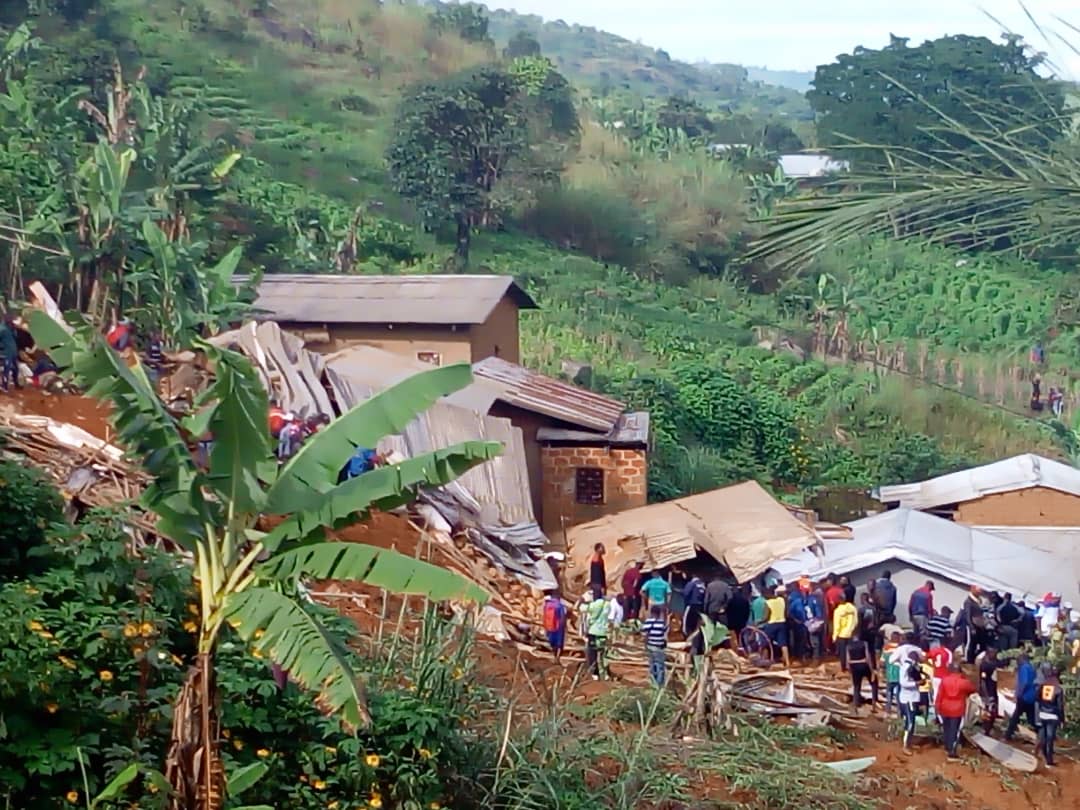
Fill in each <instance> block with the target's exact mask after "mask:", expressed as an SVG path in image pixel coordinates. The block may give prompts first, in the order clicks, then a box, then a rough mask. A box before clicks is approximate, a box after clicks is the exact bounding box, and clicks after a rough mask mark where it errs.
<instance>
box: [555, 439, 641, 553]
mask: <svg viewBox="0 0 1080 810" xmlns="http://www.w3.org/2000/svg"><path fill="white" fill-rule="evenodd" d="M540 454H541V467H542V470H543V475H542V478H543V524H542V525H543V529H544V533H545V534H547V536H548V537H549V538H551V540H552V541H553V542H555V543H556V544H561V543H562V541H563V535H562V530H563V528H564V527H566V528H569V527H570V526H575V525H577V524H579V523H588V522H589V521H590V520H595V519H596V518H598V517H603V516H604V515H608V514H612V513H614V512H622V511H624V510H626V509H632V508H634V507H636V506H644V505H645V499H646V497H647V492H648V488H647V483H648V478H647V476H648V465H647V460H646V453H645V450H644V449H643V448H623V447H573V446H570V447H568V446H565V445H560V446H549V447H543V448H541V450H540ZM579 467H598V468H600V469H602V470H603V471H604V502H603V503H602V504H583V503H578V502H577V492H576V485H577V470H578V468H579Z"/></svg>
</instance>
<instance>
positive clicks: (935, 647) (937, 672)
mask: <svg viewBox="0 0 1080 810" xmlns="http://www.w3.org/2000/svg"><path fill="white" fill-rule="evenodd" d="M926 657H927V660H928V661H929V662H930V666H931V674H930V695H931V697H932V698H934V699H936V698H937V692H938V689H939V688H940V687H941V679H942V678H944V677H945V676H946V675H948V674H949V666H950V665H951V664H952V662H953V655H952V650H950V649H949V648H948V647H946V646H944V645H943V644H942V643H941V642H940V641H931V642H930V651H929V652H928V653H927V656H926Z"/></svg>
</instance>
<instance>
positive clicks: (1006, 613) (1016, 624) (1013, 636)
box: [997, 593, 1020, 650]
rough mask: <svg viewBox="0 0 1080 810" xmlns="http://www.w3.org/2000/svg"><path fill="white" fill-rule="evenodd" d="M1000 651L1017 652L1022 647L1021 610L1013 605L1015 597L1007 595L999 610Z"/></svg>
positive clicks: (1003, 598)
mask: <svg viewBox="0 0 1080 810" xmlns="http://www.w3.org/2000/svg"><path fill="white" fill-rule="evenodd" d="M997 619H998V630H997V632H998V645H997V646H998V649H1001V650H1015V649H1016V648H1017V647H1019V646H1020V608H1018V607H1017V606H1016V605H1015V604H1013V595H1012V594H1011V593H1007V594H1005V596H1003V597H1002V601H1001V604H1000V605H998V608H997Z"/></svg>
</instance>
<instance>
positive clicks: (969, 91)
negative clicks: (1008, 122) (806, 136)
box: [807, 36, 1065, 163]
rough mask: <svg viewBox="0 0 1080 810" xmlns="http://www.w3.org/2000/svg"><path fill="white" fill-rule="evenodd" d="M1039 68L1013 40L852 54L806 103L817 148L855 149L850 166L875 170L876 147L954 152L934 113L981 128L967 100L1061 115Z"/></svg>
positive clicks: (821, 73)
mask: <svg viewBox="0 0 1080 810" xmlns="http://www.w3.org/2000/svg"><path fill="white" fill-rule="evenodd" d="M1041 63H1042V58H1041V57H1040V56H1038V55H1032V54H1031V53H1030V51H1029V50H1028V49H1027V48H1026V47H1025V45H1024V43H1023V42H1022V41H1021V40H1020V38H1019V37H1015V36H1008V37H1006V38H1005V40H1004V42H1003V43H995V42H993V41H991V40H989V39H987V38H986V37H972V36H947V37H941V38H939V39H935V40H931V41H928V42H924V43H923V44H922V45H920V46H918V47H916V48H912V47H909V46H908V41H907V40H906V39H904V38H901V37H892V40H891V42H890V43H889V45H888V46H886V47H884V48H882V49H881V50H873V49H870V48H862V47H859V48H856V49H855V50H854V52H853V53H850V54H844V55H842V56H840V57H839V58H838V59H837V61H836V62H833V63H831V64H828V65H821V66H819V67H818V69H817V73H816V74H815V76H814V87H813V89H812V90H811V91H810V92H809V93H808V94H807V98H808V99H809V101H810V104H811V106H812V107H813V108H814V111H815V112H816V113H817V116H818V124H817V127H818V133H819V135H818V141H819V142H820V143H821V145H823V146H835V145H848V146H850V145H851V144H852V143H858V144H862V145H863V146H862V147H860V148H859V149H857V150H855V151H854V152H853V154H852V158H853V159H854V160H856V161H862V162H870V163H880V162H882V161H883V160H884V155H883V151H882V147H887V146H892V147H903V148H909V149H914V150H917V151H919V152H924V153H931V152H935V151H938V150H941V149H943V148H944V149H955V148H957V147H958V146H960V145H961V144H962V142H963V141H962V139H961V140H957V139H955V138H953V137H952V135H951V134H950V133H949V132H948V131H941V129H940V124H941V118H940V116H939V114H938V113H936V112H935V108H936V110H938V111H939V112H940V113H941V114H943V115H945V116H948V117H950V118H952V119H955V120H956V121H958V122H960V123H964V124H967V125H974V126H977V125H980V123H981V122H980V121H979V116H978V111H977V110H975V109H972V108H971V107H970V106H969V104H968V103H967V101H966V97H968V96H973V97H977V98H979V99H983V100H985V101H987V102H991V103H999V104H1005V105H1008V106H1010V107H1012V108H1015V109H1018V110H1028V111H1032V112H1035V111H1038V114H1040V115H1042V114H1043V112H1044V111H1045V110H1051V111H1052V112H1053V113H1054V114H1060V113H1061V110H1062V108H1063V106H1064V103H1065V99H1064V94H1063V92H1062V90H1061V88H1060V87H1059V86H1058V85H1057V84H1056V83H1055V82H1053V81H1051V80H1049V79H1046V78H1043V77H1042V76H1040V75H1039V74H1038V72H1037V70H1036V69H1037V68H1038V67H1039V65H1040V64H1041Z"/></svg>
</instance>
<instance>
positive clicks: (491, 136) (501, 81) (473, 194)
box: [387, 68, 527, 265]
mask: <svg viewBox="0 0 1080 810" xmlns="http://www.w3.org/2000/svg"><path fill="white" fill-rule="evenodd" d="M394 130H395V132H396V133H397V135H396V136H395V138H394V141H393V142H392V143H391V145H390V149H389V152H388V155H387V160H388V163H389V168H390V178H391V181H392V183H393V185H394V190H395V191H397V192H398V193H399V194H401V195H403V196H405V197H408V198H409V199H411V200H412V201H413V202H414V203H415V204H416V206H417V208H418V210H419V212H420V215H421V217H423V219H424V220H425V222H426V223H427V224H428V225H429V226H437V225H440V224H442V223H443V222H446V221H448V220H449V221H452V222H453V223H454V224H455V225H456V227H457V243H456V248H455V253H456V255H457V258H458V260H459V261H460V262H461V263H462V264H463V265H464V264H467V263H468V259H469V247H470V244H471V241H472V230H473V228H474V227H477V226H480V225H486V224H490V223H491V222H492V221H493V218H494V213H493V211H492V207H491V193H492V191H493V190H494V188H495V184H496V183H497V182H498V181H499V179H500V178H501V177H502V175H503V172H504V171H505V170H506V168H507V166H508V165H509V163H510V161H511V160H512V159H513V158H514V157H515V156H517V155H518V154H519V153H520V152H521V151H522V150H523V149H524V148H525V145H526V141H527V137H526V127H525V124H524V120H523V110H522V108H521V104H520V96H519V86H518V83H517V82H516V81H515V80H514V78H513V77H512V76H510V75H509V74H507V73H506V72H504V71H501V70H498V69H496V68H481V69H480V70H477V71H475V72H470V73H466V74H463V75H459V76H455V77H452V78H450V79H447V80H444V81H441V82H436V83H432V84H425V85H421V86H420V87H418V88H417V89H415V90H413V91H412V92H410V93H409V94H407V96H406V98H405V101H404V102H403V103H402V105H401V107H400V109H399V111H398V115H397V121H396V124H395V126H394Z"/></svg>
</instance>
